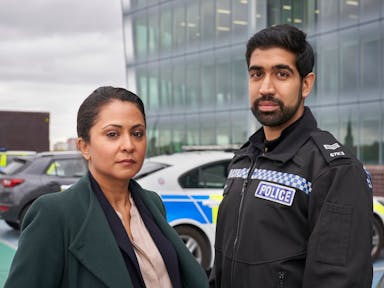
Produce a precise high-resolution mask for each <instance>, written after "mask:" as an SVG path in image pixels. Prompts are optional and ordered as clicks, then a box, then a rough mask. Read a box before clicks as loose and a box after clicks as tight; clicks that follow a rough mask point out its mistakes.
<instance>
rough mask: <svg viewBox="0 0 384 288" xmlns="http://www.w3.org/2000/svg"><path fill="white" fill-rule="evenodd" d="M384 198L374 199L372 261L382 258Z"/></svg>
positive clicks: (383, 245) (383, 244)
mask: <svg viewBox="0 0 384 288" xmlns="http://www.w3.org/2000/svg"><path fill="white" fill-rule="evenodd" d="M383 204H384V197H377V196H374V197H373V216H374V217H373V235H372V251H371V255H372V260H373V261H375V260H376V259H377V258H379V257H380V254H381V250H382V249H383V247H384V205H383Z"/></svg>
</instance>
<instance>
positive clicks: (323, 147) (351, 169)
mask: <svg viewBox="0 0 384 288" xmlns="http://www.w3.org/2000/svg"><path fill="white" fill-rule="evenodd" d="M246 59H247V64H248V71H249V94H250V105H251V110H252V112H253V114H254V116H255V117H256V119H257V120H258V121H259V122H260V123H261V124H262V128H261V129H260V130H258V131H257V132H256V133H255V134H253V135H252V136H251V137H250V138H249V141H248V142H247V143H246V144H245V145H244V146H243V147H242V148H241V149H240V150H239V151H238V152H236V153H235V156H234V158H233V160H232V162H231V165H230V170H229V176H228V179H227V182H226V186H225V188H224V198H223V201H222V203H221V205H220V209H219V214H218V221H217V230H216V243H215V250H216V251H215V253H216V258H215V266H214V271H213V277H212V278H214V279H212V283H213V282H215V285H216V287H233V288H235V287H236V288H237V287H261V288H269V287H284V288H287V287H292V288H298V287H306V288H309V287H311V288H316V287H321V288H324V287H332V288H335V287H345V288H352V287H359V288H365V287H367V288H368V287H371V282H372V264H371V258H370V251H371V243H372V242H371V241H372V231H371V229H372V191H371V186H370V181H369V177H368V176H367V174H366V172H365V170H364V169H363V166H362V164H361V163H360V162H359V161H358V160H357V159H356V158H355V157H354V156H353V155H352V154H351V153H350V152H349V151H347V149H346V148H345V147H344V146H343V145H342V144H340V143H339V142H338V141H337V140H336V139H335V138H334V137H333V136H332V135H331V134H330V133H329V132H326V131H321V130H320V129H319V128H318V127H317V123H316V120H315V118H314V116H313V115H312V113H311V110H310V109H309V108H308V107H305V106H304V100H305V98H307V97H308V96H309V94H310V92H311V90H312V87H313V84H314V81H315V75H314V73H313V72H312V69H313V66H314V53H313V50H312V48H311V46H310V44H309V43H308V42H307V41H306V35H305V34H304V33H303V32H302V31H300V30H299V29H297V28H295V27H293V26H290V25H277V26H274V27H270V28H266V29H264V30H262V31H260V32H258V33H256V34H255V35H254V36H253V37H252V38H251V39H250V40H249V41H248V44H247V51H246Z"/></svg>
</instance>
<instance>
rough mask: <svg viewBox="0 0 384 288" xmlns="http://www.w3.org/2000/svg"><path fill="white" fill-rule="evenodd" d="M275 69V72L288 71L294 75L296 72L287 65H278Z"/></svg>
mask: <svg viewBox="0 0 384 288" xmlns="http://www.w3.org/2000/svg"><path fill="white" fill-rule="evenodd" d="M273 69H275V70H282V69H286V70H289V71H290V72H291V73H294V70H293V69H292V68H291V67H290V66H289V65H285V64H278V65H276V66H273Z"/></svg>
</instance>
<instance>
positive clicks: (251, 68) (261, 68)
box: [248, 65, 263, 71]
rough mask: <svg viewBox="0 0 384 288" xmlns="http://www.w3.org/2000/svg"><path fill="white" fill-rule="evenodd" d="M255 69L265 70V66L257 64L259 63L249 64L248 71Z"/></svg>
mask: <svg viewBox="0 0 384 288" xmlns="http://www.w3.org/2000/svg"><path fill="white" fill-rule="evenodd" d="M254 70H263V67H261V66H257V65H252V66H249V68H248V71H254Z"/></svg>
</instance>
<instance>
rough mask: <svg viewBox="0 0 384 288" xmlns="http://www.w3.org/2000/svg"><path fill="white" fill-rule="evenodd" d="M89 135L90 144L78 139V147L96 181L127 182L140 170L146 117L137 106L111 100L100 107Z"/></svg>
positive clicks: (145, 141)
mask: <svg viewBox="0 0 384 288" xmlns="http://www.w3.org/2000/svg"><path fill="white" fill-rule="evenodd" d="M89 135H90V140H89V142H85V141H84V140H82V139H81V138H80V139H79V148H80V150H81V152H82V154H83V156H84V158H85V159H87V160H88V167H89V170H90V171H91V173H92V175H93V176H94V177H95V179H96V180H97V181H99V182H102V183H105V182H111V181H112V182H116V181H127V180H128V179H131V178H132V177H134V176H135V175H136V173H137V172H138V171H139V170H140V168H141V166H142V165H143V161H144V158H145V152H146V148H147V139H146V129H145V122H144V117H143V114H142V113H141V112H140V110H139V109H138V108H137V106H136V105H135V104H134V103H131V102H127V101H120V100H112V101H111V102H109V103H107V104H105V105H103V106H101V108H100V111H99V115H98V116H97V118H96V119H95V123H94V125H93V126H92V128H91V129H90V131H89Z"/></svg>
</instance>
